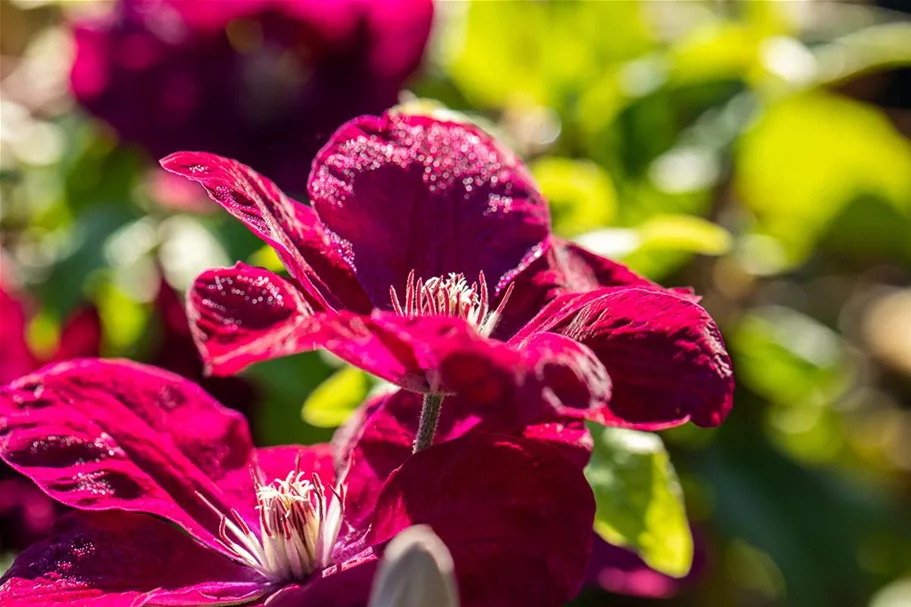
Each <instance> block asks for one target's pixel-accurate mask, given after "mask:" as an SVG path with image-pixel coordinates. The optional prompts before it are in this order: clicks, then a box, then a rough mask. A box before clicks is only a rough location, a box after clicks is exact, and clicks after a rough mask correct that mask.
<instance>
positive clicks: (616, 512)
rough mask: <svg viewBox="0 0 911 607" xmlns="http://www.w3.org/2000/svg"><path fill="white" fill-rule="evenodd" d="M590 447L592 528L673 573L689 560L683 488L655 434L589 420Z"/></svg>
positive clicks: (679, 573) (679, 574)
mask: <svg viewBox="0 0 911 607" xmlns="http://www.w3.org/2000/svg"><path fill="white" fill-rule="evenodd" d="M588 427H589V430H590V431H591V433H592V437H593V438H594V450H593V452H592V458H591V461H590V462H589V464H588V466H586V468H585V476H586V478H587V479H588V482H589V484H590V485H591V487H592V491H593V492H594V494H595V502H596V504H597V510H596V513H595V531H596V532H597V533H598V535H600V536H601V537H602V538H604V540H605V541H607V542H610V543H611V544H614V545H617V546H624V547H627V548H629V549H631V550H634V551H635V552H637V553H638V554H639V556H641V557H642V559H643V560H644V561H645V562H646V564H648V566H649V567H652V568H653V569H655V570H657V571H661V572H663V573H666V574H667V575H671V576H674V577H682V576H684V575H686V574H687V573H688V572H689V570H690V567H691V565H692V561H693V538H692V535H691V533H690V527H689V523H688V522H687V518H686V511H685V509H684V506H683V492H682V491H681V489H680V483H679V481H678V480H677V473H676V472H675V471H674V468H673V466H672V465H671V462H670V459H669V457H668V454H667V451H666V450H665V448H664V443H663V442H662V441H661V439H660V438H659V437H658V435H656V434H652V433H649V432H637V431H635V430H625V429H621V428H606V427H604V426H601V425H599V424H595V423H589V424H588Z"/></svg>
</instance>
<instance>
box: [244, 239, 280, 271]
mask: <svg viewBox="0 0 911 607" xmlns="http://www.w3.org/2000/svg"><path fill="white" fill-rule="evenodd" d="M247 262H248V263H249V264H250V265H251V266H258V267H260V268H266V269H267V270H272V271H273V272H284V271H285V265H284V264H283V263H282V260H281V259H279V258H278V253H276V252H275V249H273V248H272V247H270V246H269V245H265V246H263V247H260V248H259V249H257V250H256V251H254V252H253V254H252V255H250V257H249V258H248V259H247Z"/></svg>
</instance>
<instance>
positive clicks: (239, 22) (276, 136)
mask: <svg viewBox="0 0 911 607" xmlns="http://www.w3.org/2000/svg"><path fill="white" fill-rule="evenodd" d="M432 15H433V6H432V2H431V1H430V0H370V1H363V0H337V1H333V2H326V1H324V0H230V1H223V2H201V1H199V0H118V2H117V3H116V4H115V6H114V9H113V10H112V11H111V12H110V13H109V14H107V15H105V16H103V17H101V18H93V19H91V20H87V21H83V22H81V23H77V24H75V25H74V28H73V30H74V35H75V39H76V57H75V61H74V63H73V67H72V74H71V87H72V90H73V93H74V94H75V96H76V99H77V100H78V101H79V102H80V103H81V104H82V105H83V106H84V107H85V108H86V109H88V110H89V111H90V112H92V113H93V114H95V115H96V116H98V117H100V118H101V119H103V120H104V121H106V122H107V123H109V124H110V125H111V126H112V127H113V128H114V129H115V130H116V131H117V133H119V135H120V136H121V137H122V138H123V139H125V140H127V141H129V142H132V143H138V144H140V145H142V146H143V147H145V148H146V149H147V150H148V151H149V152H150V153H151V154H153V155H154V156H155V157H160V156H162V155H164V154H169V153H171V152H174V151H176V150H180V149H187V148H191V149H205V150H211V151H214V152H217V153H220V154H225V155H228V156H231V157H235V158H239V159H241V160H244V161H246V162H254V161H255V162H257V166H259V167H260V168H261V169H262V170H263V171H264V172H265V173H266V174H268V175H270V176H271V177H273V178H274V179H275V180H276V181H277V182H278V183H280V184H282V186H283V187H285V188H288V189H290V190H291V191H302V190H303V188H304V186H305V183H306V182H305V179H306V175H305V174H304V173H302V172H301V170H300V169H301V167H302V166H306V165H307V164H308V163H309V162H310V160H311V159H312V158H313V155H314V154H315V153H316V152H317V150H319V148H320V146H322V144H323V143H325V141H326V139H327V138H328V137H329V135H331V133H332V131H333V130H334V129H335V128H336V127H338V126H339V125H340V124H342V123H343V122H344V121H345V120H348V119H350V118H352V117H354V116H357V115H359V114H363V113H377V112H381V111H383V110H384V109H386V108H388V107H390V106H392V105H393V104H395V103H396V101H397V99H398V94H399V91H400V90H401V88H402V86H403V84H404V83H405V81H406V79H407V78H408V77H409V76H410V75H411V74H412V73H413V72H414V71H415V70H416V68H417V67H418V65H419V63H420V60H421V55H422V53H423V49H424V45H425V43H426V41H427V37H428V34H429V31H430V24H431V20H432Z"/></svg>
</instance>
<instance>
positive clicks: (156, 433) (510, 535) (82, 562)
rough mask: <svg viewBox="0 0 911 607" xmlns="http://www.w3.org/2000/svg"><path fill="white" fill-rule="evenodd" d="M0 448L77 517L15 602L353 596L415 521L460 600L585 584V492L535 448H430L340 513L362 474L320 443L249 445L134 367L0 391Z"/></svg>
mask: <svg viewBox="0 0 911 607" xmlns="http://www.w3.org/2000/svg"><path fill="white" fill-rule="evenodd" d="M343 443H344V441H341V442H340V443H339V444H343ZM334 455H335V457H336V459H338V460H339V461H347V460H348V459H349V457H348V455H347V454H346V453H344V452H341V451H336V452H335V454H334ZM0 457H2V458H3V459H4V460H5V461H6V462H7V463H9V464H10V465H11V466H13V467H14V468H16V469H17V470H18V471H20V472H21V473H23V474H25V475H26V476H28V477H29V478H30V479H31V480H32V481H34V482H35V484H37V485H38V486H39V487H40V488H41V489H42V490H43V491H45V492H46V493H47V494H48V495H50V496H52V497H53V498H55V499H57V500H59V501H60V502H62V503H65V504H67V505H69V506H71V507H73V508H75V509H77V510H78V511H77V512H75V513H73V514H71V515H69V516H67V517H66V518H65V519H64V520H62V521H61V523H62V524H61V525H60V526H59V529H58V532H57V534H56V535H55V536H54V537H52V538H50V539H48V540H46V541H44V542H41V543H39V544H36V545H34V546H32V547H31V548H29V549H28V550H26V551H25V552H24V553H23V554H21V555H20V556H19V557H18V558H17V560H16V561H15V563H14V564H13V566H12V568H11V569H10V570H9V571H8V572H7V573H6V575H5V576H4V577H3V578H2V579H0V602H2V603H3V604H4V605H9V606H10V607H17V606H19V605H22V606H24V605H30V606H31V605H51V604H61V603H68V602H69V603H73V602H76V603H78V604H80V605H96V606H99V607H101V606H104V607H109V606H115V605H116V606H120V605H132V606H139V605H169V606H175V605H185V606H186V605H194V606H198V605H219V604H222V605H238V604H243V605H256V606H261V605H264V604H265V603H266V602H268V604H269V605H270V607H282V606H285V605H288V606H292V605H293V606H297V605H333V606H334V607H346V606H351V607H354V606H363V605H364V604H366V601H367V597H368V593H369V588H370V582H371V578H372V576H373V572H374V570H375V566H376V560H377V557H378V555H379V553H381V552H382V549H383V547H384V546H385V543H386V542H387V541H388V540H390V539H391V538H392V537H393V536H395V535H396V534H397V533H398V532H399V531H401V530H402V529H404V528H406V527H409V526H411V525H413V524H429V525H430V526H431V527H432V528H433V529H434V531H435V532H436V533H437V535H439V537H440V538H441V539H442V540H443V541H444V542H445V543H446V545H447V547H448V548H449V550H450V552H451V553H452V557H453V560H454V564H455V571H456V577H457V581H458V585H459V593H460V596H461V602H462V605H464V606H465V607H502V606H504V605H507V606H508V605H516V606H519V605H521V606H523V607H524V606H528V605H532V606H541V607H548V606H557V605H561V604H563V602H565V601H566V600H568V599H569V598H571V597H572V596H573V595H574V594H575V593H576V592H577V591H578V588H579V586H580V584H581V582H582V580H583V578H584V575H585V569H586V565H587V562H588V557H589V551H590V549H591V525H592V520H593V517H594V500H593V498H592V495H591V490H590V489H589V487H588V485H587V483H586V482H585V478H584V476H583V475H582V473H581V471H580V470H579V469H578V467H577V466H576V465H574V464H573V463H572V462H570V461H569V460H567V459H566V458H565V457H563V455H561V454H560V453H559V452H558V451H557V450H556V449H554V448H552V447H550V446H549V445H547V444H545V443H544V442H542V441H539V440H534V439H525V438H520V437H515V436H509V435H502V434H499V435H498V434H485V433H481V432H476V433H473V434H472V435H471V436H465V437H462V438H461V439H456V440H452V441H447V442H446V443H443V444H440V445H436V446H433V447H430V448H428V449H426V450H424V451H422V452H420V453H418V454H415V455H414V456H412V457H410V458H408V460H407V461H405V462H404V463H403V464H402V465H401V466H399V467H397V468H396V469H395V470H394V471H392V472H391V474H390V475H389V476H388V477H387V478H386V479H384V481H383V482H382V483H380V484H379V485H376V488H377V492H376V494H371V495H369V496H368V497H369V499H370V501H371V502H372V503H373V504H374V505H375V508H374V510H373V512H372V513H371V515H370V516H369V517H363V516H357V517H351V516H349V503H350V500H349V499H347V497H346V494H347V491H348V487H349V486H351V485H352V483H354V484H357V483H355V479H354V476H353V475H354V474H356V473H355V472H354V471H353V470H348V471H346V472H342V473H337V472H336V470H335V469H334V468H333V452H332V449H331V447H330V446H328V445H315V446H310V447H300V446H285V447H272V448H267V449H254V448H253V446H252V443H251V441H250V436H249V431H248V428H247V425H246V423H245V422H244V420H243V417H241V416H240V415H239V414H238V413H236V412H234V411H231V410H228V409H225V408H223V407H221V406H220V405H219V404H218V403H217V402H215V401H214V400H213V399H212V398H211V397H210V396H209V395H208V394H206V393H205V392H204V391H203V390H202V389H201V388H199V387H198V386H196V385H195V384H193V383H191V382H189V381H187V380H184V379H182V378H180V377H178V376H176V375H172V374H170V373H167V372H164V371H160V370H157V369H155V368H153V367H147V366H144V365H140V364H137V363H131V362H128V361H111V360H108V361H100V360H80V361H71V362H66V363H59V364H57V365H54V366H51V367H47V368H45V369H43V370H42V371H39V372H37V373H35V374H33V375H30V376H26V377H24V378H21V379H19V380H17V381H16V382H14V383H12V384H10V385H8V386H7V387H5V388H3V389H2V390H0ZM479 470H483V474H479V473H478V471H479Z"/></svg>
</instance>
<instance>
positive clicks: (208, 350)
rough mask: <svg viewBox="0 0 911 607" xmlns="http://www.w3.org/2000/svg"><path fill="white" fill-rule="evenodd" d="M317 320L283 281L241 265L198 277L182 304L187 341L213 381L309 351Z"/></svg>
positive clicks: (319, 315)
mask: <svg viewBox="0 0 911 607" xmlns="http://www.w3.org/2000/svg"><path fill="white" fill-rule="evenodd" d="M323 315H324V314H322V313H320V314H317V313H316V312H314V309H313V306H312V305H311V304H310V302H308V301H307V299H306V298H305V297H304V294H303V293H301V291H300V290H299V289H298V288H297V287H296V286H295V285H293V284H292V283H290V282H289V281H288V280H286V279H284V278H282V277H280V276H278V275H277V274H274V273H272V272H269V271H268V270H263V269H261V268H254V267H251V266H247V265H244V264H241V263H238V264H236V265H235V266H234V267H233V268H219V269H216V270H207V271H206V272H203V273H202V274H200V275H199V276H198V277H197V278H196V280H195V281H193V285H192V286H191V287H190V293H189V297H188V298H187V316H188V318H189V321H190V330H191V332H192V334H193V340H194V341H195V342H196V345H197V346H198V347H199V352H200V354H201V355H202V359H203V362H204V363H205V365H206V369H207V370H208V371H209V372H211V373H215V374H217V375H230V374H231V373H236V372H237V371H240V370H241V369H243V368H244V367H246V366H247V365H249V364H250V363H253V362H257V361H260V360H265V359H268V358H276V357H278V356H285V355H288V354H294V353H296V352H301V351H304V350H309V349H311V348H312V347H313V343H312V338H313V335H314V333H315V332H316V331H317V330H318V329H319V326H320V317H321V316H323Z"/></svg>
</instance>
